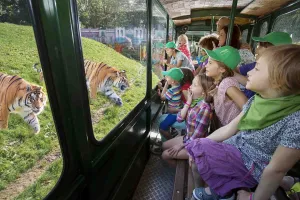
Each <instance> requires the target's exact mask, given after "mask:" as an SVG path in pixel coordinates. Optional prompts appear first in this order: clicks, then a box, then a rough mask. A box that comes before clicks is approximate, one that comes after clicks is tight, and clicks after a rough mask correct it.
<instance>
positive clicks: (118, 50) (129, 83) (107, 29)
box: [77, 0, 147, 140]
mask: <svg viewBox="0 0 300 200" xmlns="http://www.w3.org/2000/svg"><path fill="white" fill-rule="evenodd" d="M77 6H78V12H79V20H80V22H81V36H82V37H81V40H82V49H83V57H84V59H85V73H86V80H87V88H88V92H89V99H90V111H91V116H92V125H93V131H94V136H95V138H96V139H97V140H101V139H103V138H104V137H105V136H106V135H107V134H108V133H109V132H110V131H111V130H112V129H113V128H114V127H115V126H116V125H117V124H118V123H120V121H122V120H123V119H124V118H125V117H126V116H127V115H128V114H129V112H131V111H132V110H133V108H134V107H135V106H137V105H138V104H139V103H140V102H141V100H143V99H144V98H145V94H146V71H147V70H146V63H147V62H146V58H147V55H146V52H147V48H146V44H147V27H146V25H147V10H146V1H143V0H125V1H117V0H111V1H86V0H77ZM107 10H109V11H108V12H107ZM96 71H97V73H95V72H96ZM98 72H99V73H98Z"/></svg>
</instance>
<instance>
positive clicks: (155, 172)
mask: <svg viewBox="0 0 300 200" xmlns="http://www.w3.org/2000/svg"><path fill="white" fill-rule="evenodd" d="M150 139H151V140H155V139H158V140H160V135H159V133H158V124H157V121H156V122H154V123H153V125H152V128H151V133H150ZM175 172H176V169H175V168H173V167H170V166H169V165H168V164H167V163H166V162H164V161H163V160H162V159H161V157H160V156H157V155H154V154H151V155H150V158H149V160H148V163H147V165H146V167H145V170H144V172H143V175H142V177H141V179H140V182H139V184H138V186H137V189H136V190H135V193H134V195H133V198H132V200H172V194H173V186H174V179H175Z"/></svg>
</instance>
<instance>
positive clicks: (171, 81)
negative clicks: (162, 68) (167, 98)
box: [166, 76, 175, 85]
mask: <svg viewBox="0 0 300 200" xmlns="http://www.w3.org/2000/svg"><path fill="white" fill-rule="evenodd" d="M166 81H167V82H168V84H169V85H173V84H174V83H175V81H174V79H172V78H171V77H170V76H166Z"/></svg>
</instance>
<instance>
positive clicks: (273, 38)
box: [252, 32, 292, 46]
mask: <svg viewBox="0 0 300 200" xmlns="http://www.w3.org/2000/svg"><path fill="white" fill-rule="evenodd" d="M252 40H254V41H257V42H270V43H271V44H273V45H275V46H277V45H283V44H292V38H291V37H290V35H289V34H288V33H285V32H272V33H269V34H267V35H265V36H264V37H252Z"/></svg>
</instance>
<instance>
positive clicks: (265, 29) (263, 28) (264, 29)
mask: <svg viewBox="0 0 300 200" xmlns="http://www.w3.org/2000/svg"><path fill="white" fill-rule="evenodd" d="M267 32H268V22H267V21H265V22H264V23H263V24H262V25H261V28H260V33H259V37H263V36H265V35H266V34H267Z"/></svg>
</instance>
